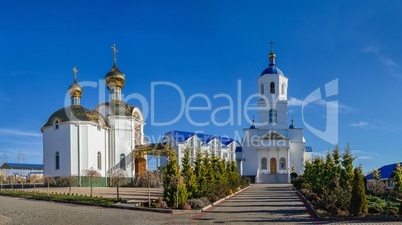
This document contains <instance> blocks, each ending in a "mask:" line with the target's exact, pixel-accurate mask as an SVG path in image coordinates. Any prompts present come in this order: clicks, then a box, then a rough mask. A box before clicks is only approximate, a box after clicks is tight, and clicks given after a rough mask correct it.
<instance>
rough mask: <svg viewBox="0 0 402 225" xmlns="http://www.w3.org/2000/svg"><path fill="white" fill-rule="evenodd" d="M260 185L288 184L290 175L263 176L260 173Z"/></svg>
mask: <svg viewBox="0 0 402 225" xmlns="http://www.w3.org/2000/svg"><path fill="white" fill-rule="evenodd" d="M257 182H258V183H269V184H273V183H274V184H287V183H288V175H287V174H263V173H260V175H259V176H258V181H257Z"/></svg>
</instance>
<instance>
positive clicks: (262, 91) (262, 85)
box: [261, 84, 264, 95]
mask: <svg viewBox="0 0 402 225" xmlns="http://www.w3.org/2000/svg"><path fill="white" fill-rule="evenodd" d="M261 94H262V95H263V94H264V84H261Z"/></svg>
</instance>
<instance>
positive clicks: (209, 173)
mask: <svg viewBox="0 0 402 225" xmlns="http://www.w3.org/2000/svg"><path fill="white" fill-rule="evenodd" d="M203 163H204V167H205V170H206V173H205V178H206V179H207V182H208V184H213V183H214V182H215V179H214V178H215V176H214V173H215V171H214V168H212V165H211V164H212V163H211V157H210V156H209V154H208V152H206V153H205V155H204V158H203Z"/></svg>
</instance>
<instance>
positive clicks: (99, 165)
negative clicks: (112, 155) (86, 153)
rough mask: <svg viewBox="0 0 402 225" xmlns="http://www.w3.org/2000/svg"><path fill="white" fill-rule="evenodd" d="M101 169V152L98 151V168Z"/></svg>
mask: <svg viewBox="0 0 402 225" xmlns="http://www.w3.org/2000/svg"><path fill="white" fill-rule="evenodd" d="M101 169H102V157H101V153H100V152H98V170H101Z"/></svg>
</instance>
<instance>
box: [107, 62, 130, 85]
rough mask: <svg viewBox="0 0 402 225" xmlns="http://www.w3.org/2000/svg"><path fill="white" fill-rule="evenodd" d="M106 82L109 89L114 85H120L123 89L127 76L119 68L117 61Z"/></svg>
mask: <svg viewBox="0 0 402 225" xmlns="http://www.w3.org/2000/svg"><path fill="white" fill-rule="evenodd" d="M105 82H106V85H107V88H108V89H110V88H112V87H119V88H121V89H123V87H124V83H125V82H126V77H125V75H124V74H123V73H122V72H121V71H120V70H119V69H118V68H117V66H116V63H115V64H114V65H113V67H112V69H111V70H110V71H109V72H108V73H107V74H106V76H105Z"/></svg>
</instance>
